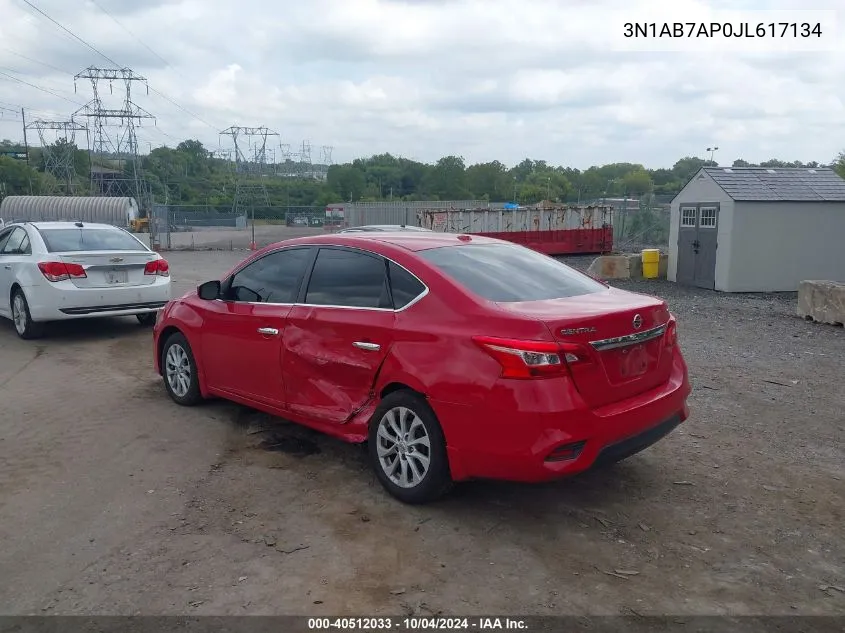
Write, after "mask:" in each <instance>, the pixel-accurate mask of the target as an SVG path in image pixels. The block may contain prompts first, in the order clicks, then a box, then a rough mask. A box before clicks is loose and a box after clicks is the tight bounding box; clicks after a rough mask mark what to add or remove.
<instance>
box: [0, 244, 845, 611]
mask: <svg viewBox="0 0 845 633" xmlns="http://www.w3.org/2000/svg"><path fill="white" fill-rule="evenodd" d="M243 255H244V254H243V253H226V252H205V253H202V252H200V253H169V254H168V259H170V261H171V265H172V269H173V271H174V279H175V282H176V283H177V287H178V288H179V289H180V290H185V289H187V288H189V287H191V286H193V285H195V284H196V283H198V282H200V281H203V280H205V279H206V278H209V277H213V276H215V275H217V274H219V273H221V272H223V271H224V270H225V269H227V268H228V267H229V266H230V265H231V264H233V263H235V262H236V261H238V260H239V259H240V258H241V257H243ZM567 261H570V262H571V263H573V264H574V265H576V266H578V267H580V268H585V267H586V265H587V264H588V263H589V259H584V258H576V259H571V260H567ZM615 285H618V286H619V287H624V288H627V289H631V290H635V291H641V292H646V293H649V294H656V295H659V296H662V297H664V298H666V299H667V300H668V302H669V304H670V307H671V309H672V310H673V311H674V312H675V314H676V315H677V317H678V320H679V334H680V340H681V345H682V348H683V350H684V353H685V355H686V357H687V360H688V362H689V366H690V372H691V376H692V380H693V384H694V393H693V395H692V397H691V400H690V404H691V410H692V414H691V417H690V419H689V420H688V421H687V422H686V423H685V424H684V425H682V427H680V428H679V429H678V430H676V431H675V432H674V433H673V434H671V435H670V436H669V437H667V438H666V439H664V440H662V441H661V442H659V443H658V444H656V445H655V446H653V447H651V448H650V449H648V450H647V451H644V452H643V453H641V454H639V455H637V456H635V457H633V458H631V459H630V460H628V461H626V462H624V463H621V464H619V465H617V466H616V467H614V468H611V469H609V470H603V471H597V472H592V473H587V474H584V475H582V476H579V477H576V478H573V479H569V480H565V481H560V482H556V483H551V484H544V485H539V486H525V485H514V484H506V483H494V482H473V483H469V484H465V485H461V486H459V487H457V489H456V490H455V491H454V492H453V493H452V494H451V495H450V496H449V497H448V498H447V499H445V500H444V501H442V502H440V503H437V504H433V505H430V506H426V507H405V506H402V505H400V504H398V503H396V502H395V501H393V500H392V499H391V498H389V497H387V495H386V494H385V493H384V492H383V491H382V490H381V488H380V486H379V485H378V484H377V482H376V481H375V480H374V477H373V475H372V474H371V473H370V471H369V469H368V467H367V464H366V461H365V456H364V454H363V452H362V451H361V450H360V449H359V448H356V447H352V446H348V445H344V444H341V443H338V442H336V441H333V440H330V439H327V438H325V437H322V436H319V435H317V434H314V433H311V432H308V431H305V430H303V429H301V428H298V427H295V426H293V425H290V424H285V423H283V422H282V421H280V420H275V419H271V418H269V417H268V416H265V415H262V414H258V413H255V412H253V411H250V410H248V409H245V408H242V407H239V406H236V405H233V404H227V403H225V402H210V403H208V404H206V405H204V406H201V407H197V408H191V409H185V408H180V407H177V406H175V405H173V404H172V403H171V402H170V401H169V400H168V399H167V397H166V395H165V393H164V390H163V387H162V385H161V382H160V379H158V378H157V377H156V376H155V375H153V374H152V371H151V364H150V353H151V349H150V337H149V332H148V331H146V330H144V329H142V328H139V327H138V326H137V324H136V323H134V321H132V320H111V321H104V322H96V323H94V322H88V323H79V324H73V325H69V326H62V327H61V328H54V329H53V330H52V331H51V335H50V337H49V338H47V339H44V340H42V341H38V342H37V343H34V344H33V343H27V342H23V341H19V340H18V339H17V338H16V337H15V335H14V333H13V332H12V330H11V327H10V326H8V325H6V324H3V326H2V327H0V349H2V350H3V351H2V365H0V397H2V399H3V402H4V411H3V415H2V419H0V438H2V439H0V539H2V542H3V547H2V548H0V570H2V577H3V581H2V582H0V611H2V612H3V613H9V614H16V613H38V614H41V613H50V614H59V613H61V614H105V613H109V614H136V613H140V614H186V613H190V614H197V615H200V614H286V613H287V614H308V615H323V614H358V615H373V614H388V613H389V614H403V613H417V614H431V613H436V612H442V613H444V614H466V615H487V614H490V613H511V614H520V615H529V614H539V615H552V614H574V615H586V614H592V615H601V614H631V613H634V614H643V615H651V614H733V615H748V614H773V615H774V614H797V615H803V614H827V615H845V592H843V591H842V589H843V588H845V548H843V539H842V525H843V508H844V507H845V504H843V497H845V484H843V480H844V479H845V448H844V447H845V444H843V436H845V414H844V413H843V412H845V390H843V389H842V376H845V331H844V330H843V329H842V328H836V327H831V326H824V325H818V324H812V323H807V322H805V321H803V320H801V319H799V318H797V317H796V316H794V309H795V305H796V298H795V295H723V294H718V293H715V292H706V291H701V290H693V289H684V288H680V287H678V286H676V285H674V284H671V283H668V282H664V281H648V282H625V283H622V282H620V283H616V284H615Z"/></svg>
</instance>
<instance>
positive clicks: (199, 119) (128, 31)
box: [22, 0, 218, 130]
mask: <svg viewBox="0 0 845 633" xmlns="http://www.w3.org/2000/svg"><path fill="white" fill-rule="evenodd" d="M22 1H23V2H25V3H26V4H27V5H29V6H30V7H32V8H33V9H35V10H36V11H38V13H40V14H41V15H43V16H44V17H45V18H47V19H48V20H50V22H52V23H53V24H55V25H56V26H58V27H59V28H60V29H62V30H63V31H64V32H65V33H67V34H69V35H70V36H72V37H73V38H74V39H76V40H77V41H79V42H81V43H82V44H83V45H85V46H86V47H88V48H89V49H91V50H92V51H94V52H95V53H97V54H98V55H100V56H101V57H102V58H103V59H105V60H107V61H109V62H110V63H111V64H113V65H114V66H115V67H116V68H121V65H120V64H118V63H117V62H116V61H114V60H113V59H112V58H111V57H109V56H108V55H106V54H105V53H103V52H102V51H100V50H99V49H98V48H96V47H94V46H93V45H91V44H89V43H88V42H86V41H85V40H84V39H82V38H81V37H79V36H78V35H77V34H76V33H74V32H73V31H71V30H70V29H68V28H67V27H65V26H64V25H63V24H61V23H60V22H58V21H57V20H54V19H53V18H52V17H50V16H49V15H48V14H47V13H45V12H44V11H42V10H41V9H39V8H38V7H37V6H35V5H34V4H32V3H31V2H30V1H29V0H22ZM92 1H94V0H92ZM94 4H95V5H96V6H97V7H98V8H99V9H100V10H101V11H102V12H103V13H105V14H106V15H107V16H109V17H110V18H111V19H112V20H114V21H115V22H116V23H117V24H118V25H119V26H120V27H121V28H123V29H124V30H126V32H127V33H129V34H130V35H132V37H134V38H135V39H136V40H138V41H139V42H140V43H141V44H142V45H143V46H144V47H145V48H147V49H148V50H149V51H150V52H151V53H152V54H153V55H155V56H156V57H158V58H159V59H160V60H161V61H162V62H164V64H165V65H166V66H169V67H170V68H173V66H171V65H170V64H169V63H168V62H167V60H166V59H164V58H163V57H162V56H161V55H159V54H158V53H156V52H155V51H154V50H153V49H152V48H150V47H149V46H147V45H146V44H144V42H143V41H142V40H141V39H140V38H139V37H138V36H137V35H135V34H134V33H132V31H130V30H129V29H128V28H126V27H125V26H123V24H121V23H120V22H119V21H118V20H117V19H116V18H115V17H114V16H112V15H111V14H110V13H109V12H108V11H106V10H105V9H104V8H103V7H101V6H100V5H99V4H98V3H97V2H96V1H94ZM41 63H44V62H41ZM174 70H175V69H174ZM177 73H178V71H177ZM69 74H72V73H69ZM149 89H150V90H151V91H152V92H154V93H155V94H157V95H158V96H160V97H161V98H162V99H164V100H165V101H167V102H169V103H170V104H172V105H174V106H176V107H177V108H179V109H180V110H181V111H182V112H184V113H185V114H187V115H189V116H191V117H193V118H194V119H196V120H197V121H199V122H200V123H202V124H204V125H207V126H208V127H210V128H213V129H215V130H216V129H218V127H217V126H215V125H212V124H211V123H209V122H208V121H206V120H205V119H203V118H202V117H201V116H199V115H198V114H196V113H195V112H192V111H191V110H189V109H188V108H186V107H184V106H182V105H180V104H178V103H177V102H176V101H174V100H173V99H171V98H170V97H168V96H167V95H166V94H164V93H163V92H161V91H160V90H156V89H155V88H154V87H149Z"/></svg>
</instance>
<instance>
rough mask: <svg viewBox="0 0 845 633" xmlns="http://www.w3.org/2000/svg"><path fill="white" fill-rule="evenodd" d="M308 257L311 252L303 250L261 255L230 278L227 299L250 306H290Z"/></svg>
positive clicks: (300, 281)
mask: <svg viewBox="0 0 845 633" xmlns="http://www.w3.org/2000/svg"><path fill="white" fill-rule="evenodd" d="M310 255H311V250H310V249H307V248H293V249H288V250H281V251H276V252H275V253H270V254H269V255H265V256H264V257H262V258H260V259H258V260H256V261H254V262H252V263H251V264H249V265H248V266H246V267H245V268H243V269H241V270H240V271H238V272H237V273H236V274H235V276H234V277H232V283H231V284H230V286H229V290H228V296H227V299H228V300H229V301H245V302H251V303H293V302H294V301H295V300H296V295H297V293H298V292H299V285H300V283H302V274H303V273H304V272H305V264H306V263H307V262H308V259H309V257H310Z"/></svg>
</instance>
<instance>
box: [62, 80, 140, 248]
mask: <svg viewBox="0 0 845 633" xmlns="http://www.w3.org/2000/svg"><path fill="white" fill-rule="evenodd" d="M80 79H87V80H89V81H90V82H91V89H92V92H93V99H92V100H91V101H89V102H88V103H86V104H85V105H84V106H82V107H81V108H80V109H79V110H77V111H76V112H75V113H74V114H73V119H74V121H75V120H76V119H77V118H78V117H85V118H87V119H88V121H89V124H88V129H89V136H88V138H89V154H90V156H91V192H92V194H93V195H102V196H131V197H133V198H135V200H136V201H137V202H138V206H139V208H140V209H141V210H142V214H146V215H147V217H150V215H151V213H152V199H151V194H150V190H149V187H148V186H147V184H146V182H145V180H144V176H143V173H142V170H141V161H140V157H139V155H138V138H137V135H136V133H135V128H136V127H140V126H141V124H142V123H143V121H145V120H151V121H153V123H154V124H155V117H154V116H153V115H152V114H150V113H149V112H147V111H146V110H144V109H143V108H141V107H140V106H138V105H137V104H135V103H134V102H133V101H132V86H133V84H134V83H136V82H140V83H142V84H144V87H145V88H146V90H147V94H149V91H150V89H149V86H147V80H146V79H145V78H144V77H142V76H140V75H138V74H136V73H135V72H134V71H133V70H132V69H130V68H95V67H93V66H91V67H88V68H86V69H85V70H83V71H82V72H80V73H78V74H76V75H75V76H74V89H76V82H77V81H78V80H80ZM105 83H107V84H108V96H107V95H105V94H104V92H103V90H102V88H104V85H103V84H105ZM116 84H117V87H115V85H116ZM116 91H117V92H118V95H117V96H115V92H116ZM104 97H105V99H104ZM112 97H114V102H113V103H109V104H107V103H106V99H108V100H109V101H112ZM109 106H112V107H109ZM149 224H150V239H151V241H152V240H154V231H155V226H154V225H155V222H154V221H152V218H151V221H150V223H149Z"/></svg>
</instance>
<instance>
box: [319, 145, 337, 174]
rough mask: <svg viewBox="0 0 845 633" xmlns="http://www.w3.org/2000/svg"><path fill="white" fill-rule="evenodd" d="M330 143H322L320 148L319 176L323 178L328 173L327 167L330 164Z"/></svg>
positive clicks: (331, 148)
mask: <svg viewBox="0 0 845 633" xmlns="http://www.w3.org/2000/svg"><path fill="white" fill-rule="evenodd" d="M333 149H334V148H333V147H332V146H331V145H323V147H321V148H320V177H321V180H325V179H326V178H327V177H328V175H329V167H331V165H332V150H333Z"/></svg>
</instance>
